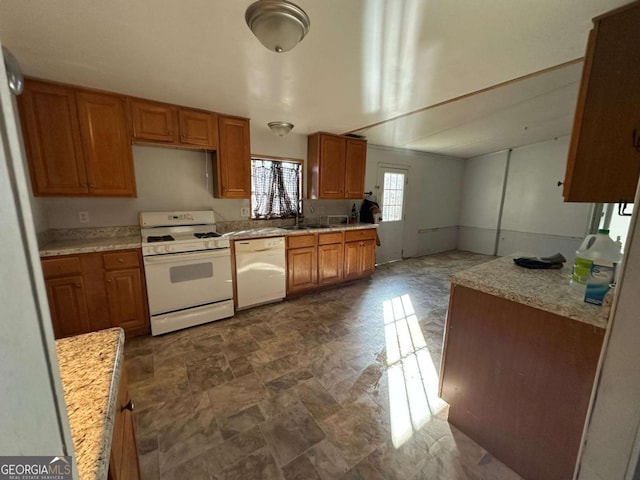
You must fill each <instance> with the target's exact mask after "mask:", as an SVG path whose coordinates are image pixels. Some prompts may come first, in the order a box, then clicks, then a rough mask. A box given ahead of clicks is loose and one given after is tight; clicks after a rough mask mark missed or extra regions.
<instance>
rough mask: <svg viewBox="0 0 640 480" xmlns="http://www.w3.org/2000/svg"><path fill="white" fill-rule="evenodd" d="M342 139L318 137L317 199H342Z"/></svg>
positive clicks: (343, 156) (344, 140)
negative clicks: (318, 182) (318, 183)
mask: <svg viewBox="0 0 640 480" xmlns="http://www.w3.org/2000/svg"><path fill="white" fill-rule="evenodd" d="M345 142H346V139H345V138H344V137H339V136H334V135H324V134H323V135H321V136H320V165H319V170H320V171H319V181H320V185H319V195H318V196H319V198H344V174H345Z"/></svg>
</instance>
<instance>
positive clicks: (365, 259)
mask: <svg viewBox="0 0 640 480" xmlns="http://www.w3.org/2000/svg"><path fill="white" fill-rule="evenodd" d="M360 249H361V252H362V263H361V264H360V269H361V274H362V275H363V276H367V275H371V274H373V272H374V271H375V269H376V241H375V240H363V241H362V246H361V247H360Z"/></svg>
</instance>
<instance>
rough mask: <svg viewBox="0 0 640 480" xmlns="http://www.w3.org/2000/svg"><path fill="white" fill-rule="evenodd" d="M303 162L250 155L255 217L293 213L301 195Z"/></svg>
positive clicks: (278, 216) (252, 199)
mask: <svg viewBox="0 0 640 480" xmlns="http://www.w3.org/2000/svg"><path fill="white" fill-rule="evenodd" d="M301 168H302V165H300V164H299V163H293V162H282V161H278V160H262V159H257V158H254V159H251V206H252V208H253V215H252V217H253V218H263V219H265V218H286V217H294V216H295V215H296V212H297V211H298V200H299V199H300V171H301Z"/></svg>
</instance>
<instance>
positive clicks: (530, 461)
mask: <svg viewBox="0 0 640 480" xmlns="http://www.w3.org/2000/svg"><path fill="white" fill-rule="evenodd" d="M569 274H570V270H569V268H567V267H565V268H563V269H560V270H527V269H524V268H521V267H518V266H516V265H515V264H514V263H513V257H503V258H499V259H497V260H493V261H490V262H487V263H484V264H481V265H478V266H475V267H472V268H470V269H468V270H465V271H462V272H459V273H457V274H455V275H453V276H452V277H451V282H452V288H451V296H450V300H449V312H448V316H447V323H446V327H445V339H444V349H443V358H442V368H441V374H440V394H441V396H442V398H443V399H444V400H445V401H446V402H447V403H449V404H450V411H449V421H450V422H451V423H452V424H453V425H455V426H456V427H458V428H459V429H460V430H462V431H463V432H464V433H466V434H467V435H469V436H470V437H471V438H472V439H473V440H475V441H476V442H478V443H479V444H480V445H481V446H483V447H484V448H486V449H487V450H488V451H489V452H490V453H491V454H493V455H494V456H495V457H496V458H498V459H499V460H501V461H502V462H504V463H505V464H506V465H508V466H509V467H511V468H512V469H514V470H515V471H516V472H518V473H519V474H520V475H522V476H523V477H524V478H526V479H530V480H533V479H570V478H572V475H573V469H574V465H575V462H576V459H577V454H578V450H579V446H580V439H581V435H582V429H583V426H584V422H585V419H586V412H587V408H588V405H589V398H590V395H591V390H592V386H593V380H594V377H595V372H596V367H597V363H598V358H599V355H600V349H601V347H602V341H603V338H604V333H605V329H606V325H607V319H608V315H609V310H610V303H609V302H607V304H606V305H605V306H603V307H597V306H594V305H589V304H586V303H584V302H583V301H582V297H581V295H580V294H579V293H578V292H576V291H574V290H573V289H572V288H571V287H570V286H569V284H568V279H569Z"/></svg>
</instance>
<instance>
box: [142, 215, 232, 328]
mask: <svg viewBox="0 0 640 480" xmlns="http://www.w3.org/2000/svg"><path fill="white" fill-rule="evenodd" d="M140 227H141V233H142V256H143V260H144V271H145V276H146V281H147V295H148V297H149V313H150V315H151V334H152V335H161V334H163V333H168V332H172V331H174V330H180V329H182V328H187V327H191V326H194V325H200V324H202V323H207V322H211V321H214V320H220V319H222V318H227V317H231V316H233V313H234V311H233V284H232V278H231V250H230V244H229V240H228V239H225V238H220V234H219V233H217V232H216V225H215V216H214V213H213V211H211V210H205V211H189V212H143V213H140Z"/></svg>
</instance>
